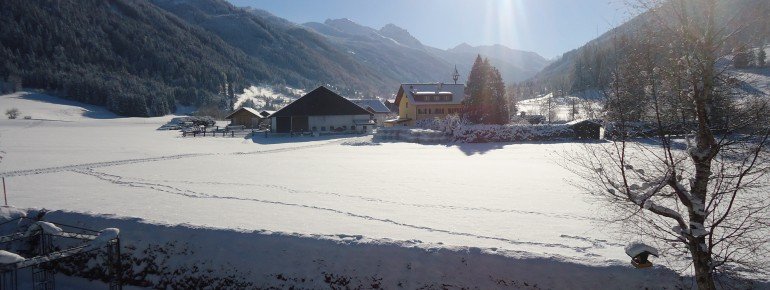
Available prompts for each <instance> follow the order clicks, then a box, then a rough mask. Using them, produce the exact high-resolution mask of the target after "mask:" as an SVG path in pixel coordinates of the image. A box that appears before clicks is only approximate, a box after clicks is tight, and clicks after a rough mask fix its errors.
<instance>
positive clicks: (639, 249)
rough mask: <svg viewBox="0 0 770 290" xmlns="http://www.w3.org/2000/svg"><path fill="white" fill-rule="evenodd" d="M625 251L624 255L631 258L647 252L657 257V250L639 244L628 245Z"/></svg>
mask: <svg viewBox="0 0 770 290" xmlns="http://www.w3.org/2000/svg"><path fill="white" fill-rule="evenodd" d="M625 250H626V255H628V256H630V257H632V258H633V257H636V256H638V255H639V254H641V253H644V252H648V253H650V255H653V256H656V257H657V256H658V249H656V248H654V247H652V246H650V245H647V244H645V243H641V242H634V243H630V244H628V246H626V248H625Z"/></svg>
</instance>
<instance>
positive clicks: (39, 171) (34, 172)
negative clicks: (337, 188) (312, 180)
mask: <svg viewBox="0 0 770 290" xmlns="http://www.w3.org/2000/svg"><path fill="white" fill-rule="evenodd" d="M341 142H343V140H335V141H331V142H325V143H321V144H311V145H304V146H296V147H288V148H278V149H268V150H260V151H249V152H233V153H226V154H223V153H191V154H178V155H168V156H160V157H150V158H136V159H124V160H115V161H104V162H93V163H84V164H76V165H64V166H57V167H47V168H36V169H26V170H16V171H7V172H0V177H14V176H26V175H37V174H49V173H56V172H62V171H75V170H82V169H89V168H98V167H109V166H118V165H126V164H134V163H147V162H157V161H166V160H175V159H183V158H193V157H201V156H215V155H252V154H270V153H280V152H287V151H295V150H302V149H309V148H316V147H323V146H327V145H332V144H338V143H341Z"/></svg>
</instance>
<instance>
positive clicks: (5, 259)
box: [0, 250, 25, 265]
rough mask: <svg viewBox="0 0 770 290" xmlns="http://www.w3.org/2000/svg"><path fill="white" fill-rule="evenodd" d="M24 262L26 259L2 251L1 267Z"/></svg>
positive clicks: (0, 256) (0, 253)
mask: <svg viewBox="0 0 770 290" xmlns="http://www.w3.org/2000/svg"><path fill="white" fill-rule="evenodd" d="M24 260H25V259H24V257H22V256H19V255H18V254H15V253H11V252H8V251H4V250H0V265H8V264H15V263H18V262H21V261H24Z"/></svg>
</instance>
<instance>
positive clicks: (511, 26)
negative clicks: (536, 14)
mask: <svg viewBox="0 0 770 290" xmlns="http://www.w3.org/2000/svg"><path fill="white" fill-rule="evenodd" d="M524 5H525V3H524V1H521V0H501V1H487V2H486V13H485V16H486V17H485V18H484V42H485V43H504V44H506V45H509V46H511V45H513V47H516V44H518V43H519V42H520V39H519V34H518V33H517V31H520V30H522V29H526V27H521V26H522V25H523V24H524V23H526V22H527V21H526V15H525V13H522V12H523V11H524V9H523V6H524Z"/></svg>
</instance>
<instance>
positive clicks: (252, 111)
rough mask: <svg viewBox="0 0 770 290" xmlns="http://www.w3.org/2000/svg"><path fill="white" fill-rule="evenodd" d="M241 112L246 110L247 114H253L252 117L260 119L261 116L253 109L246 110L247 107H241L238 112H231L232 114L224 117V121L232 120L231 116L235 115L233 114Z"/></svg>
mask: <svg viewBox="0 0 770 290" xmlns="http://www.w3.org/2000/svg"><path fill="white" fill-rule="evenodd" d="M241 110H246V111H247V112H249V113H252V114H254V116H257V117H261V116H262V115H260V114H259V112H257V110H254V109H252V108H248V107H242V108H240V109H238V110H235V111H233V112H232V113H230V115H227V117H225V119H230V118H232V117H233V115H235V113H238V112H240V111H241Z"/></svg>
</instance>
